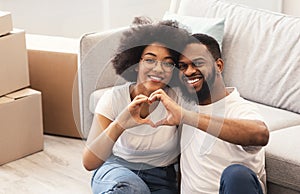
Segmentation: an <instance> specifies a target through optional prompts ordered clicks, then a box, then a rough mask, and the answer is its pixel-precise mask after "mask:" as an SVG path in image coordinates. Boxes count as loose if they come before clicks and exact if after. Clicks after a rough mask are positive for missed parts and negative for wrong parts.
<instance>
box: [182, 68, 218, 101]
mask: <svg viewBox="0 0 300 194" xmlns="http://www.w3.org/2000/svg"><path fill="white" fill-rule="evenodd" d="M215 78H216V74H215V71H213V73H212V77H211V78H210V79H208V80H206V79H204V77H203V79H204V80H203V83H202V87H201V89H200V90H199V91H196V90H195V89H194V90H193V91H190V90H189V89H188V88H187V86H186V85H185V84H183V83H181V84H180V89H181V91H182V95H183V98H184V99H185V100H186V101H188V102H189V101H191V102H195V103H197V104H200V103H201V102H203V101H204V100H207V99H210V98H211V93H210V91H211V88H212V85H213V83H214V82H215Z"/></svg>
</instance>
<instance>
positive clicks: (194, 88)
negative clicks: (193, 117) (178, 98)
mask: <svg viewBox="0 0 300 194" xmlns="http://www.w3.org/2000/svg"><path fill="white" fill-rule="evenodd" d="M179 69H180V73H179V79H180V81H181V83H182V84H183V85H184V87H182V89H183V93H186V92H188V93H189V95H191V94H194V95H195V94H196V95H197V100H199V101H202V100H205V99H207V98H209V97H210V91H211V89H212V86H213V83H214V81H215V77H216V68H215V60H214V59H213V57H212V55H211V54H210V52H209V51H208V50H207V48H206V46H205V45H203V44H200V43H192V44H189V45H188V46H187V47H186V48H185V49H184V51H183V53H182V56H181V57H180V59H179ZM184 95H186V96H188V94H184ZM193 99H195V98H193Z"/></svg>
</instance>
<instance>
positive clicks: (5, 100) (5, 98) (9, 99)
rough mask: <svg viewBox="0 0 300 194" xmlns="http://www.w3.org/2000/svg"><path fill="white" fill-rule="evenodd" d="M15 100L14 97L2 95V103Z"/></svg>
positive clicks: (0, 101) (0, 99)
mask: <svg viewBox="0 0 300 194" xmlns="http://www.w3.org/2000/svg"><path fill="white" fill-rule="evenodd" d="M12 101H14V99H12V98H7V97H5V96H4V97H0V104H5V103H8V102H12Z"/></svg>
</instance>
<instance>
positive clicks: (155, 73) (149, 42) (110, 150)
mask: <svg viewBox="0 0 300 194" xmlns="http://www.w3.org/2000/svg"><path fill="white" fill-rule="evenodd" d="M149 23H150V22H149V21H147V20H144V19H141V18H138V19H136V21H135V22H134V24H137V25H136V26H134V27H132V29H131V30H129V31H127V32H125V33H124V34H123V38H122V40H121V43H120V46H119V50H118V54H116V56H115V57H114V59H113V61H112V62H113V65H114V68H115V70H116V73H117V74H120V75H121V76H122V77H124V78H125V79H126V80H128V81H129V83H126V84H124V85H121V86H116V87H114V89H112V90H110V91H108V92H106V93H105V94H104V95H103V96H102V97H101V99H100V100H99V102H98V104H97V107H96V111H95V112H96V113H95V118H94V121H93V124H92V128H91V132H90V134H89V137H88V140H87V147H86V149H85V151H84V154H83V164H84V166H85V168H86V169H87V170H94V169H97V170H96V171H95V173H94V176H93V178H92V190H93V192H94V193H130V194H133V193H141V194H147V193H157V194H159V193H163V194H168V193H178V190H177V181H176V173H175V169H174V164H175V163H176V162H177V156H178V154H179V147H178V146H179V143H178V132H177V128H176V126H159V127H155V122H157V121H158V120H160V119H162V118H164V117H165V116H166V113H165V111H164V110H165V109H164V107H163V105H162V104H160V103H159V102H157V103H152V104H151V105H150V104H149V103H148V96H149V95H150V94H151V93H152V92H154V91H156V90H158V89H163V90H165V91H166V93H167V94H168V95H170V96H171V97H173V98H175V93H174V92H172V90H171V88H170V87H169V86H168V84H169V85H170V81H171V79H172V74H173V71H174V67H175V64H176V63H177V61H178V58H179V55H180V52H181V51H182V48H184V46H185V42H186V40H187V37H188V32H187V31H185V30H184V29H180V28H179V27H178V23H176V22H171V21H164V22H159V23H156V24H149ZM174 77H175V76H174Z"/></svg>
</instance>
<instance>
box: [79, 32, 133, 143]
mask: <svg viewBox="0 0 300 194" xmlns="http://www.w3.org/2000/svg"><path fill="white" fill-rule="evenodd" d="M126 29H128V27H122V28H118V29H113V30H110V31H104V32H94V33H88V34H84V35H83V36H82V37H81V38H80V49H79V56H78V57H79V59H78V87H79V88H78V90H79V111H80V121H81V122H80V123H81V126H80V130H81V132H82V134H83V137H85V138H86V137H87V135H88V133H89V129H90V126H91V123H92V118H93V114H92V113H91V112H90V110H89V99H90V95H91V93H92V92H94V91H95V90H97V89H103V88H108V87H112V86H114V85H118V84H121V83H124V82H125V80H124V79H122V78H121V77H120V76H118V75H116V73H115V71H114V69H113V67H112V64H111V63H110V61H111V59H112V57H113V56H114V54H115V53H116V49H117V47H118V45H119V41H120V38H121V35H122V33H123V32H124V31H125V30H126Z"/></svg>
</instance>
